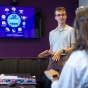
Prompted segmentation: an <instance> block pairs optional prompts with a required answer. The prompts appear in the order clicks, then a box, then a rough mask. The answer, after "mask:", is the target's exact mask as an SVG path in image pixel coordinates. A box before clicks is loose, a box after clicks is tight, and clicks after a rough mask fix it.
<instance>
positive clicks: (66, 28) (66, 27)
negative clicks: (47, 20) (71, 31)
mask: <svg viewBox="0 0 88 88" xmlns="http://www.w3.org/2000/svg"><path fill="white" fill-rule="evenodd" d="M66 30H68V25H66V26H65V27H64V29H63V30H60V31H66ZM54 31H58V29H57V27H56V28H55V30H54Z"/></svg>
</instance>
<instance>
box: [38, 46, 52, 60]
mask: <svg viewBox="0 0 88 88" xmlns="http://www.w3.org/2000/svg"><path fill="white" fill-rule="evenodd" d="M50 54H53V52H52V48H51V47H50V49H49V50H45V51H43V52H42V53H40V54H39V55H38V57H39V58H42V57H46V56H48V55H50Z"/></svg>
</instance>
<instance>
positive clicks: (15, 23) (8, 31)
mask: <svg viewBox="0 0 88 88" xmlns="http://www.w3.org/2000/svg"><path fill="white" fill-rule="evenodd" d="M1 37H2V38H40V37H41V11H40V9H39V8H33V7H25V6H24V7H23V6H0V38H1Z"/></svg>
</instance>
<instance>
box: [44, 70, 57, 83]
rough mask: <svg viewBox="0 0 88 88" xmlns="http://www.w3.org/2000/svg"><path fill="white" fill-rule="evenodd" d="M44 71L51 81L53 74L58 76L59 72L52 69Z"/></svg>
mask: <svg viewBox="0 0 88 88" xmlns="http://www.w3.org/2000/svg"><path fill="white" fill-rule="evenodd" d="M44 73H45V75H46V76H47V78H48V79H50V80H51V81H53V80H52V77H53V75H57V76H58V77H59V72H57V71H55V70H53V69H50V70H47V71H45V72H44Z"/></svg>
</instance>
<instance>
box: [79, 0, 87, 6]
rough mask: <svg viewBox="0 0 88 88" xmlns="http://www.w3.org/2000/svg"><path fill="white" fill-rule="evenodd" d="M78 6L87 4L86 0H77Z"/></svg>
mask: <svg viewBox="0 0 88 88" xmlns="http://www.w3.org/2000/svg"><path fill="white" fill-rule="evenodd" d="M79 6H88V0H79Z"/></svg>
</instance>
